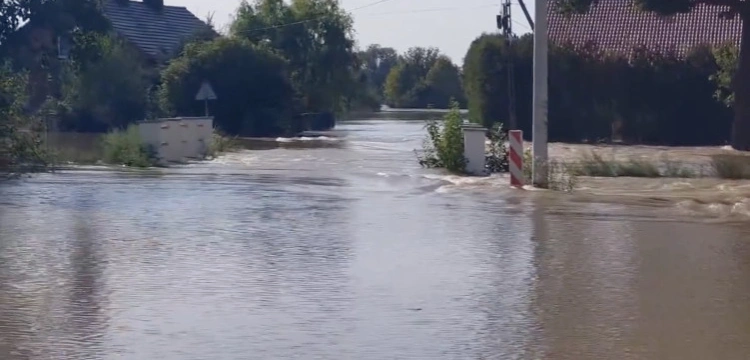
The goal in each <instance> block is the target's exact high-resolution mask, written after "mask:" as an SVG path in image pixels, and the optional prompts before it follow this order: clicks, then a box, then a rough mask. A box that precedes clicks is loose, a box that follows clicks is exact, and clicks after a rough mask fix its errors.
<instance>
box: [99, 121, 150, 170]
mask: <svg viewBox="0 0 750 360" xmlns="http://www.w3.org/2000/svg"><path fill="white" fill-rule="evenodd" d="M103 142H104V161H105V162H106V163H108V164H117V165H125V166H133V167H142V168H143V167H149V166H154V165H155V164H156V156H155V151H154V150H153V149H151V148H149V147H148V146H147V145H145V144H144V143H143V141H142V140H141V136H140V134H139V133H138V127H137V126H136V125H131V126H129V127H128V128H127V129H126V130H124V131H123V130H115V131H114V132H110V133H108V134H106V135H105V136H104V139H103Z"/></svg>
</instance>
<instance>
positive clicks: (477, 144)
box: [461, 125, 487, 175]
mask: <svg viewBox="0 0 750 360" xmlns="http://www.w3.org/2000/svg"><path fill="white" fill-rule="evenodd" d="M461 129H462V130H463V133H464V157H465V158H466V160H467V161H468V163H467V164H466V172H467V173H469V174H471V175H485V174H486V173H485V168H484V163H485V159H484V151H485V133H486V132H487V129H485V128H483V127H480V126H476V125H473V126H472V125H464V126H462V128H461Z"/></svg>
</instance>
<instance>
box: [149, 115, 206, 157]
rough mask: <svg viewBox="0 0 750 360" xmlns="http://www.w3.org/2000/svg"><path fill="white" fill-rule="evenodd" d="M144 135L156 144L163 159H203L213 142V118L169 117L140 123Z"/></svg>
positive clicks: (154, 146) (157, 150)
mask: <svg viewBox="0 0 750 360" xmlns="http://www.w3.org/2000/svg"><path fill="white" fill-rule="evenodd" d="M138 132H139V133H140V136H141V139H142V141H143V142H144V143H146V144H147V145H150V146H152V147H153V148H154V149H155V150H156V152H157V157H158V159H159V162H161V163H163V164H166V163H174V162H184V161H186V160H187V159H202V158H204V157H205V156H206V153H207V151H208V149H209V147H210V146H211V139H212V136H213V118H211V117H198V118H166V119H158V120H154V121H146V122H141V123H139V124H138Z"/></svg>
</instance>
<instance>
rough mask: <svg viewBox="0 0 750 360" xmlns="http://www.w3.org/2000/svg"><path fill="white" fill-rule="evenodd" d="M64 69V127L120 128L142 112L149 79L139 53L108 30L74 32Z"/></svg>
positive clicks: (96, 130)
mask: <svg viewBox="0 0 750 360" xmlns="http://www.w3.org/2000/svg"><path fill="white" fill-rule="evenodd" d="M74 42H75V44H76V46H75V50H74V51H73V52H72V54H71V61H70V63H69V64H68V65H67V66H66V69H65V70H64V76H62V77H63V79H64V80H63V83H62V96H63V98H62V103H63V105H64V107H65V110H66V111H65V112H64V114H63V115H64V116H62V119H61V124H60V125H61V127H62V128H63V129H64V130H75V131H92V132H105V131H108V130H111V129H118V128H119V129H123V128H125V127H127V125H128V124H131V123H133V122H135V121H137V120H143V119H144V118H145V116H146V106H147V97H146V93H147V90H148V89H149V87H150V86H151V81H150V80H149V76H148V74H147V72H146V70H145V69H144V68H143V66H142V65H141V59H140V57H139V55H138V54H137V53H136V52H135V50H133V49H132V48H130V47H129V46H127V45H126V44H125V43H123V42H122V41H121V40H119V39H117V38H115V37H113V36H110V35H99V34H95V33H79V34H78V36H76V38H75V41H74Z"/></svg>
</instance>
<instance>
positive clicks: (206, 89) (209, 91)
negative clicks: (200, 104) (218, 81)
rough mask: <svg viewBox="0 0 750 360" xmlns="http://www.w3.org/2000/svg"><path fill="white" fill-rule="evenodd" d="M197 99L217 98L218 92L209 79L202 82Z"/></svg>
mask: <svg viewBox="0 0 750 360" xmlns="http://www.w3.org/2000/svg"><path fill="white" fill-rule="evenodd" d="M195 100H198V101H200V100H216V93H215V92H214V89H213V88H212V87H211V84H209V83H208V81H204V82H203V84H201V88H200V90H198V94H196V95H195Z"/></svg>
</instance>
